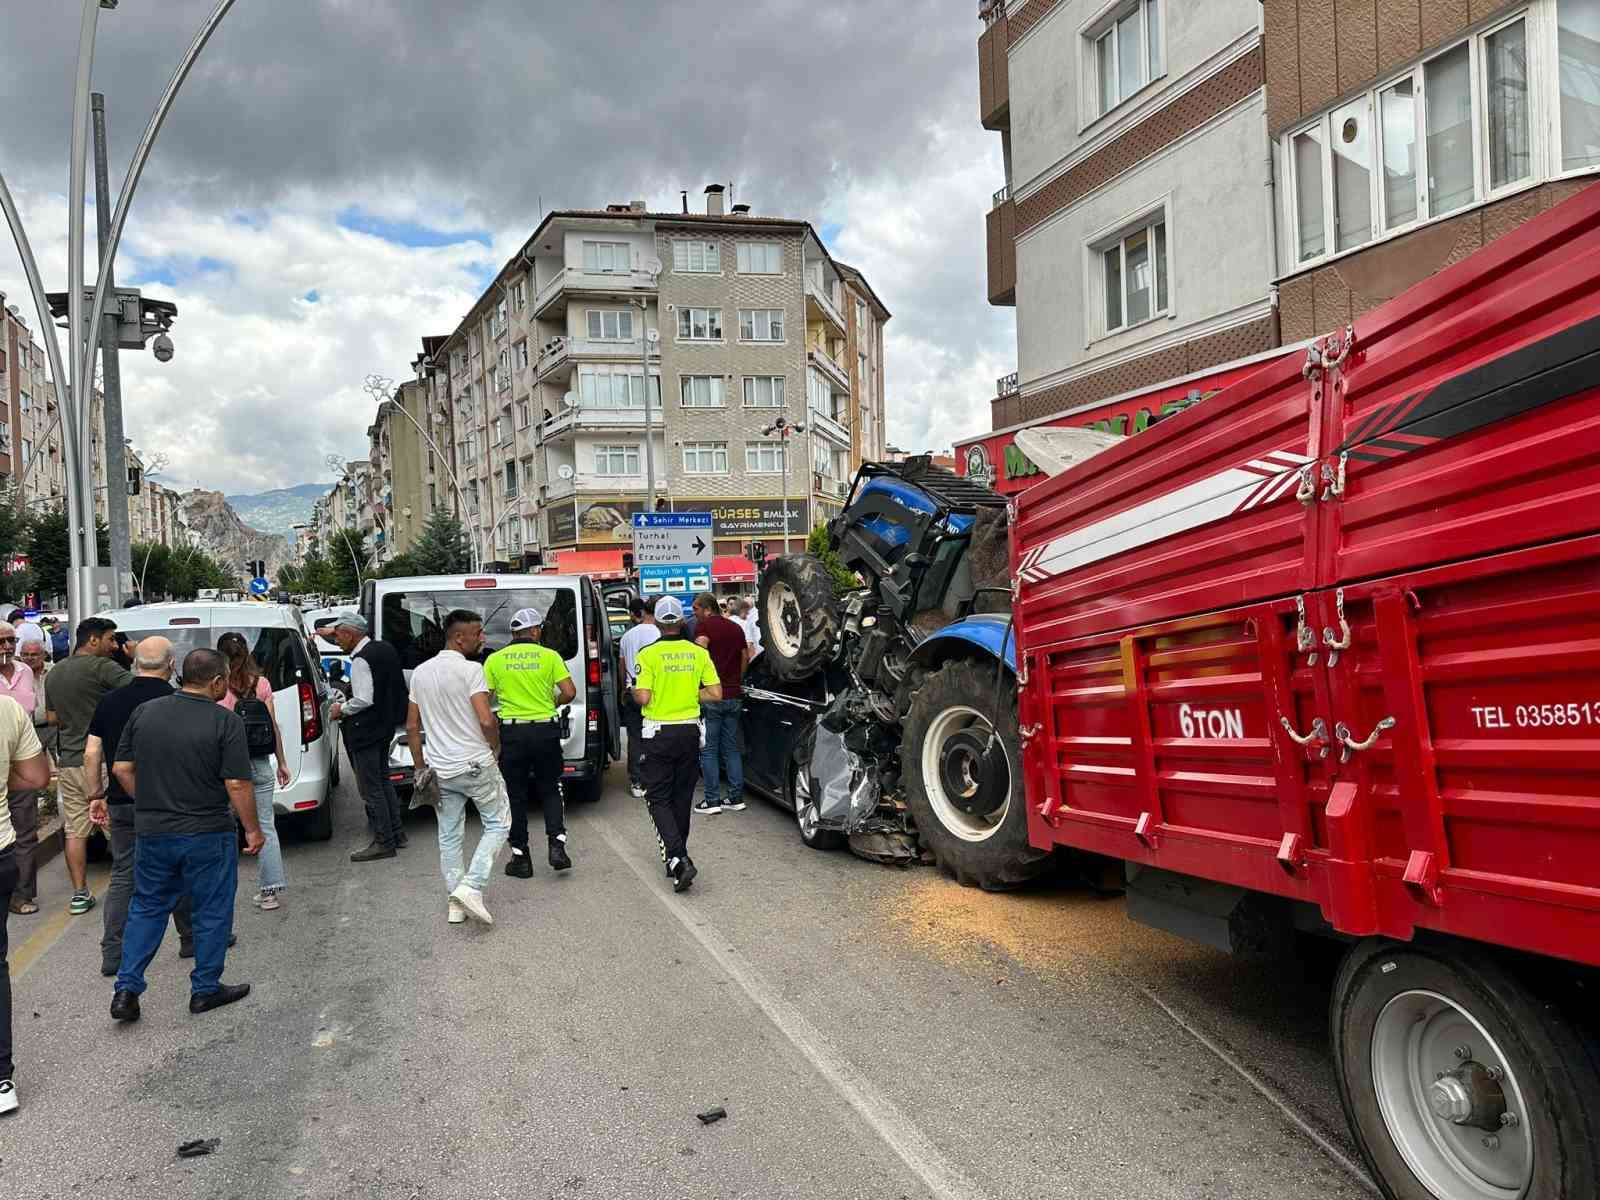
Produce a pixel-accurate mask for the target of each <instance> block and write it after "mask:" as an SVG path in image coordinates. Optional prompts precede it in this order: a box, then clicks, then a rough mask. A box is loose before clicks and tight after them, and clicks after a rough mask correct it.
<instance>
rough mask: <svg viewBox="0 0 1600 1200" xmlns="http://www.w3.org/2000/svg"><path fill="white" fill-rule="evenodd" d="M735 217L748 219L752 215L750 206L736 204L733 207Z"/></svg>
mask: <svg viewBox="0 0 1600 1200" xmlns="http://www.w3.org/2000/svg"><path fill="white" fill-rule="evenodd" d="M733 215H734V216H736V217H748V216H749V215H750V206H749V205H748V204H735V205H734V206H733Z"/></svg>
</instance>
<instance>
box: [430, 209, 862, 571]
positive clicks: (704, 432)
mask: <svg viewBox="0 0 1600 1200" xmlns="http://www.w3.org/2000/svg"><path fill="white" fill-rule="evenodd" d="M725 199H726V191H725V189H724V187H723V186H722V185H720V184H714V185H711V186H710V187H708V188H707V189H706V192H705V209H704V211H703V212H695V213H690V212H688V211H687V209H688V204H687V197H685V203H684V205H683V208H684V211H682V212H677V213H672V212H652V211H650V210H649V209H648V206H647V205H646V204H645V203H644V202H643V201H635V202H633V203H631V204H619V205H612V206H610V207H608V208H607V209H604V210H597V211H588V210H566V211H558V212H553V213H551V214H549V215H548V216H547V217H546V218H545V219H544V220H543V221H542V222H541V223H540V225H539V227H538V228H537V229H536V230H535V231H534V233H533V235H532V236H531V237H530V238H529V239H528V241H527V242H526V243H525V244H524V246H523V247H522V249H521V250H520V251H519V253H518V254H517V255H516V256H515V257H514V258H513V259H512V260H511V262H509V263H508V264H506V266H505V268H504V269H503V270H502V271H501V273H500V275H499V277H498V278H497V279H496V280H495V282H494V283H493V284H492V285H491V286H490V287H489V289H488V290H487V291H485V293H484V294H483V296H481V297H480V298H479V300H478V302H477V304H475V305H474V307H473V308H472V310H471V311H470V312H469V313H468V314H467V317H466V318H465V320H463V321H462V323H461V324H460V325H459V326H458V327H457V328H456V329H455V330H454V331H453V332H451V333H450V334H448V335H444V336H442V337H430V338H425V339H423V346H422V353H421V354H420V355H419V356H418V359H417V360H416V363H415V364H414V366H415V367H416V370H417V373H418V383H419V384H420V385H421V390H422V393H423V402H422V404H421V407H422V408H423V409H424V410H425V412H426V414H427V416H426V420H425V422H424V423H425V424H427V425H428V427H429V428H430V429H434V430H436V431H437V432H438V433H439V434H440V435H442V436H440V437H437V438H436V439H435V440H436V442H437V443H438V446H439V450H440V451H441V454H442V458H443V461H442V462H441V463H440V468H441V471H442V472H443V473H444V474H445V475H446V476H447V478H446V479H443V480H441V479H440V478H439V474H440V472H427V471H425V472H424V486H425V487H429V488H432V489H433V495H435V496H437V497H438V498H439V499H440V500H444V502H446V503H448V502H449V501H448V499H446V493H445V491H444V485H445V484H446V483H448V484H449V486H450V488H451V491H454V490H455V488H456V487H457V486H459V488H460V495H461V498H462V502H464V504H465V506H466V509H467V514H468V522H467V523H468V528H469V531H471V532H472V533H473V534H474V535H475V536H476V538H477V541H478V545H479V548H480V553H481V556H482V558H483V560H484V561H485V562H489V563H494V564H499V565H502V566H505V567H527V566H531V565H533V564H534V563H542V564H544V565H546V566H552V565H557V566H563V567H571V568H576V569H584V570H595V571H599V572H601V573H608V572H609V573H616V572H620V570H621V553H622V549H623V547H625V546H626V545H627V544H628V542H629V540H630V538H631V532H630V531H631V517H632V514H633V513H635V512H639V511H642V510H643V508H644V507H645V505H646V503H647V495H648V489H649V483H650V477H651V475H652V474H653V477H654V482H655V488H656V493H657V496H658V498H659V503H660V504H661V505H662V506H664V507H666V506H670V507H671V508H673V509H676V510H677V511H698V512H710V513H711V514H712V517H713V537H714V540H715V544H716V552H717V554H718V555H719V556H720V557H722V558H725V559H727V560H728V562H727V563H725V564H723V565H722V567H720V568H719V575H720V576H721V577H722V578H724V579H725V580H727V581H729V582H742V581H745V580H747V579H749V578H753V574H752V572H751V571H750V570H749V565H748V563H744V565H743V567H741V566H740V565H739V563H740V562H742V561H743V559H742V556H743V547H744V545H745V543H746V542H747V541H749V540H750V539H752V538H761V539H764V540H766V541H767V542H768V545H769V548H770V549H771V551H772V552H777V550H778V549H779V546H780V545H781V543H782V540H783V538H784V535H785V527H787V535H788V536H789V537H790V538H792V539H794V541H793V543H792V544H793V545H794V546H796V547H798V546H799V544H800V539H802V538H803V537H804V536H805V534H806V533H807V531H809V529H810V528H811V526H812V524H814V523H815V522H816V521H819V520H824V519H826V517H827V516H828V515H830V514H831V513H832V512H834V511H837V509H838V507H839V506H840V500H841V497H842V495H843V492H844V490H845V488H846V487H847V484H848V480H849V478H850V476H851V474H852V473H853V471H854V468H855V466H856V465H857V464H858V463H859V462H860V461H861V459H862V457H863V455H867V454H870V453H873V452H875V451H876V450H877V449H879V448H880V447H881V444H882V439H883V428H884V363H883V326H884V323H885V322H886V321H887V320H888V319H889V311H888V309H887V308H886V307H885V306H884V305H883V304H882V302H881V301H880V300H879V299H878V298H877V296H876V295H874V294H873V292H872V289H871V287H870V286H869V285H868V284H867V282H866V280H865V278H864V277H862V275H861V274H860V272H859V271H855V270H853V269H852V268H849V267H846V266H842V265H841V264H839V263H837V262H836V261H834V259H833V258H832V256H831V255H830V254H829V253H828V251H827V249H826V248H825V247H824V246H823V244H822V242H821V240H820V239H819V238H818V237H817V235H816V233H815V231H814V230H813V229H812V228H811V226H810V224H809V223H807V222H806V221H803V220H796V219H790V218H781V217H767V216H760V215H756V214H753V213H751V212H750V211H749V206H747V205H733V206H731V207H727V208H725ZM663 381H665V384H664V386H663ZM647 403H648V405H649V406H650V407H649V409H648V416H647V409H646V405H647ZM779 417H782V418H783V419H784V420H785V421H786V422H787V423H788V424H789V425H791V426H799V427H800V428H801V430H802V432H798V433H795V434H793V435H792V436H791V437H790V438H789V439H788V441H787V442H785V441H784V440H783V439H782V438H781V437H780V436H779V435H778V434H777V433H775V432H771V431H772V430H773V427H774V425H775V424H776V421H777V419H778V418H779ZM647 423H648V425H649V426H650V437H649V439H648V442H647V439H646V425H647ZM446 467H447V468H448V471H444V468H446ZM774 538H776V539H778V544H774V543H773V539H774ZM735 560H738V561H735Z"/></svg>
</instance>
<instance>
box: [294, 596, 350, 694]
mask: <svg viewBox="0 0 1600 1200" xmlns="http://www.w3.org/2000/svg"><path fill="white" fill-rule="evenodd" d="M355 611H356V606H355V605H354V604H335V605H333V606H332V607H328V608H306V609H301V610H300V621H301V624H302V625H304V626H305V631H306V637H308V638H310V639H311V640H312V641H314V642H316V644H317V654H318V655H319V656H320V658H321V662H322V673H323V674H324V675H326V676H327V677H328V680H329V682H330V683H331V684H333V686H334V687H335V688H336V689H337V690H339V691H347V690H348V688H347V686H343V687H342V686H340V681H343V683H344V684H345V685H348V684H349V681H350V656H349V655H348V654H346V653H345V652H344V650H343V649H342V648H341V647H340V645H339V643H338V642H335V641H334V640H333V639H332V638H326V637H319V636H318V635H317V632H316V629H317V626H318V625H319V624H322V623H324V622H326V621H330V620H332V619H333V618H335V617H339V616H343V615H344V614H345V613H352V612H355Z"/></svg>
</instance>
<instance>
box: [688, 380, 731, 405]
mask: <svg viewBox="0 0 1600 1200" xmlns="http://www.w3.org/2000/svg"><path fill="white" fill-rule="evenodd" d="M697 383H703V384H705V393H706V400H705V403H703V404H702V403H699V402H698V401H695V400H693V399H692V398H691V395H692V393H693V392H694V391H695V390H696V389H695V385H696V384H697ZM713 384H715V385H716V386H715V387H713V386H712V385H713ZM727 394H728V384H727V380H726V379H724V378H723V377H722V376H721V375H680V376H678V402H679V404H680V405H681V406H682V407H683V408H695V409H707V408H725V407H727V402H728V399H727Z"/></svg>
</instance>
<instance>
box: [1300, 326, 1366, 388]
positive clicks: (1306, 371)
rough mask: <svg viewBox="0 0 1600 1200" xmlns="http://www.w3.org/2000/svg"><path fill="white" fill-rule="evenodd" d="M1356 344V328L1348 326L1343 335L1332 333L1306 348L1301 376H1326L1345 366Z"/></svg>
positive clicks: (1305, 377) (1308, 377)
mask: <svg viewBox="0 0 1600 1200" xmlns="http://www.w3.org/2000/svg"><path fill="white" fill-rule="evenodd" d="M1355 344H1356V327H1355V325H1354V324H1348V325H1346V326H1345V327H1344V331H1343V332H1342V333H1330V334H1329V335H1328V336H1327V337H1326V338H1323V339H1322V340H1321V341H1317V342H1313V343H1312V344H1311V345H1309V346H1307V347H1306V361H1305V362H1304V363H1303V364H1302V365H1301V367H1300V376H1301V378H1303V379H1310V378H1312V377H1313V376H1315V375H1320V374H1326V373H1327V372H1329V371H1332V370H1334V369H1336V368H1338V367H1342V366H1344V364H1345V360H1346V359H1348V358H1349V357H1350V351H1351V350H1352V349H1354V347H1355Z"/></svg>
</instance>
